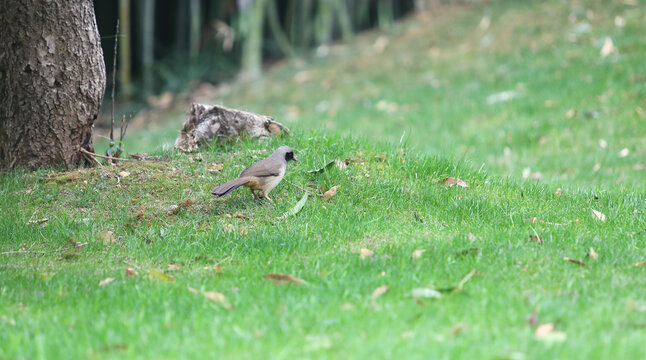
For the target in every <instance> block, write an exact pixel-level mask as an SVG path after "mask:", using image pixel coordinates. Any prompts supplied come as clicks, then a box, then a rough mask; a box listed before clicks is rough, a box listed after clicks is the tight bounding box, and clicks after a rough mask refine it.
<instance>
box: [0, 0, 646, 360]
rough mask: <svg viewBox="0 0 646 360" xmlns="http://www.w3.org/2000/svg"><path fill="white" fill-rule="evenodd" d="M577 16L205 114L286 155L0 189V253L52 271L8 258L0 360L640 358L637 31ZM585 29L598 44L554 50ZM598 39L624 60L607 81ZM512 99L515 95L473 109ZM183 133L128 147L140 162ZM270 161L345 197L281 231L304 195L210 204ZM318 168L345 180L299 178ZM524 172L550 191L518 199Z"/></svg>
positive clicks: (217, 155) (440, 39) (233, 98)
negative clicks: (215, 193) (248, 116)
mask: <svg viewBox="0 0 646 360" xmlns="http://www.w3.org/2000/svg"><path fill="white" fill-rule="evenodd" d="M583 4H584V5H582V8H583V14H586V11H585V10H586V9H591V10H592V14H593V16H590V18H586V19H582V18H580V17H579V18H578V20H577V21H576V22H574V23H570V22H569V20H568V15H569V14H570V13H575V14H578V13H580V12H581V11H580V10H577V9H572V8H570V6H569V5H566V4H565V3H563V2H559V1H550V2H531V3H522V4H518V3H513V5H512V3H510V2H498V3H494V4H493V5H491V6H488V7H477V6H476V7H448V8H444V9H443V11H444V12H442V13H439V14H437V15H430V17H416V18H414V19H410V20H409V21H407V22H404V23H402V24H399V25H397V26H396V27H394V28H393V29H392V30H391V31H390V32H389V33H387V34H368V35H367V36H366V37H363V38H361V39H358V40H357V43H356V44H353V45H352V46H351V47H349V46H346V47H343V49H342V50H341V52H340V54H339V55H336V56H332V57H330V58H327V59H318V60H314V63H313V64H312V65H311V67H308V68H300V67H298V66H296V65H286V66H284V67H280V68H277V69H276V70H274V71H272V72H271V73H269V74H268V75H267V78H266V79H265V82H264V83H262V84H260V85H255V87H254V86H251V85H249V86H244V85H234V86H232V87H230V88H229V90H226V91H225V90H224V89H222V90H221V92H220V94H219V95H218V97H217V98H216V99H215V100H213V102H223V103H225V104H226V105H227V106H236V107H243V108H246V109H249V110H253V111H257V112H262V113H267V114H272V115H275V116H276V118H277V120H279V121H282V122H284V123H286V124H287V125H288V126H290V128H291V129H292V130H293V132H294V135H293V136H291V137H289V138H279V139H272V140H269V141H267V142H256V141H251V140H240V141H238V142H236V143H233V144H228V145H218V146H213V147H211V148H209V149H205V150H204V151H202V152H201V153H200V154H177V153H172V152H156V153H155V154H157V155H155V157H154V158H153V159H151V160H146V161H140V162H127V163H123V164H122V165H119V166H115V167H101V168H91V169H80V170H77V171H73V172H60V171H55V170H41V171H38V172H34V173H26V172H19V171H16V172H13V173H9V174H3V175H2V176H0V195H1V196H0V234H1V238H2V240H1V242H0V252H6V251H15V250H18V249H23V250H28V251H41V252H43V253H22V254H6V255H5V254H2V255H0V359H5V358H6V359H38V358H47V359H54V358H65V359H68V358H119V359H122V358H205V357H210V358H213V357H218V358H268V357H269V358H347V357H352V358H369V357H376V358H393V357H402V358H429V357H433V358H492V359H493V358H502V359H518V358H540V359H553V358H586V359H587V358H591V359H603V358H608V357H615V358H641V357H643V354H644V351H643V343H644V341H645V340H646V320H645V318H644V313H645V312H646V280H645V279H646V276H644V275H645V272H646V266H644V262H643V261H645V260H646V253H645V251H644V249H645V245H646V218H645V217H644V213H645V212H646V203H645V202H646V200H645V199H644V196H643V194H644V190H645V188H644V185H643V184H644V183H643V170H634V169H633V166H634V165H635V164H639V163H643V158H640V156H642V155H640V154H641V153H640V151H642V148H643V146H644V144H643V138H644V131H645V128H644V126H642V125H641V124H642V123H643V119H642V118H641V117H640V115H639V114H638V110H636V109H637V107H643V104H641V103H640V102H641V101H643V100H642V99H643V90H644V87H643V86H644V85H643V81H641V82H640V81H638V80H637V81H633V80H631V76H632V75H639V74H642V73H643V72H644V65H643V61H640V60H639V59H640V55H641V54H643V39H641V37H640V36H638V35H637V34H640V31H641V30H640V29H642V28H643V27H646V25H645V24H644V23H643V20H642V19H643V16H644V15H645V14H644V13H643V10H642V8H641V7H639V6H630V5H623V4H619V3H616V4H615V3H613V4H610V5H607V4H606V5H604V6H602V3H601V2H594V1H590V2H584V3H583ZM483 14H487V15H488V16H489V17H490V19H491V26H490V27H489V28H488V29H487V31H483V30H479V29H478V24H479V23H480V20H481V18H482V16H483ZM617 15H620V16H622V17H623V18H625V19H626V23H627V24H626V26H625V27H624V28H616V27H614V25H613V22H614V17H615V16H617ZM583 21H586V22H588V23H589V24H590V25H591V29H592V30H591V31H590V32H589V33H586V34H583V35H581V36H580V37H578V38H577V40H576V41H575V42H569V40H567V37H566V36H565V35H566V34H567V32H568V31H571V29H572V28H574V27H576V26H577V24H579V23H581V22H583ZM487 33H489V34H492V36H494V42H493V43H491V45H489V46H488V47H485V48H483V47H482V45H480V44H481V39H482V38H483V37H484V36H485V35H486V34H487ZM379 36H385V39H387V41H388V45H387V46H386V48H385V49H384V50H383V52H381V53H379V52H376V50H375V48H374V45H373V44H374V43H375V39H376V38H377V37H379ZM604 36H612V38H613V41H614V43H615V45H616V46H617V47H618V48H619V53H618V54H616V55H611V56H610V57H608V58H604V59H602V58H600V56H599V48H598V46H597V43H596V41H597V40H598V39H599V38H602V37H604ZM412 44H417V45H418V46H412ZM333 50H334V51H338V50H336V48H335V49H333ZM642 58H643V57H642ZM564 59H569V60H568V61H566V60H564ZM566 63H567V66H565V67H564V64H566ZM402 69H404V70H405V71H403V70H402ZM359 70H360V71H359ZM559 71H560V72H561V74H562V77H559V76H556V75H557V72H559ZM588 76H589V77H588ZM589 78H592V81H588V80H587V79H589ZM633 78H634V79H637V78H638V77H633ZM285 79H290V80H287V81H285ZM292 79H293V80H292ZM521 83H522V84H521ZM504 90H516V91H519V94H521V95H520V97H518V98H515V99H513V100H510V101H506V102H501V103H497V104H492V105H488V104H487V103H486V99H487V97H488V96H490V95H491V94H495V93H498V92H500V91H504ZM604 94H605V96H604ZM600 95H602V96H600ZM548 100H549V101H551V102H547V101H548ZM546 102H547V103H546ZM570 109H575V110H576V114H577V115H575V116H572V117H571V118H568V117H567V116H566V114H567V112H568V111H569V110H570ZM585 114H588V115H585ZM174 119H175V120H174V121H177V120H179V119H178V116H177V115H175V116H174ZM176 129H177V127H173V128H169V129H164V130H160V131H159V132H157V131H152V132H147V133H143V135H142V132H139V133H134V132H133V133H132V134H129V136H132V138H130V140H128V138H127V139H126V142H127V144H126V145H127V146H128V141H131V144H132V145H131V148H129V151H131V152H138V151H150V150H149V149H150V147H148V146H152V145H155V144H160V143H163V142H167V141H172V139H174V137H175V131H176ZM404 130H406V134H407V135H406V136H404V137H403V139H402V141H400V138H402V133H403V132H404ZM411 130H414V131H411ZM352 134H360V135H361V136H351V135H352ZM144 137H145V138H146V139H147V140H145V141H148V142H144V140H142V141H139V140H138V139H144ZM601 137H602V138H603V139H604V140H606V141H607V143H608V145H607V146H606V147H605V148H601V147H599V145H598V143H599V138H601ZM164 139H166V140H164ZM541 139H543V140H541ZM377 140H378V141H377ZM144 144H149V145H144ZM282 144H286V145H290V146H291V147H293V148H294V149H296V157H297V158H298V159H299V162H298V163H290V164H289V166H288V172H287V175H286V180H287V181H289V182H291V183H294V184H297V185H299V186H301V187H305V188H307V189H309V190H310V191H312V192H322V191H323V190H327V189H329V188H330V187H332V186H335V185H340V188H339V190H338V192H337V195H336V196H334V197H333V198H332V199H331V200H329V201H325V200H322V199H320V198H319V197H317V196H313V197H310V199H309V200H308V202H307V203H306V204H305V206H304V208H303V209H302V210H301V211H300V212H299V213H297V214H296V215H294V216H291V217H288V218H287V219H279V217H280V216H281V214H284V213H286V212H287V211H289V210H290V209H291V208H292V207H293V206H294V204H296V203H297V202H298V200H299V199H301V196H302V195H303V192H302V191H301V190H299V189H298V188H296V187H293V186H292V185H290V184H289V183H287V182H286V181H285V182H283V183H281V185H279V186H278V187H277V188H276V189H275V190H274V192H272V198H274V200H276V202H277V204H276V206H271V205H268V204H263V203H258V202H256V201H254V200H252V199H251V196H250V194H249V193H248V191H245V190H237V191H236V192H234V193H233V194H232V195H230V196H228V197H225V198H221V199H215V200H214V199H213V198H212V195H210V190H211V189H212V188H213V187H214V186H215V185H217V184H219V183H221V182H224V181H226V180H228V179H230V178H232V177H235V176H237V174H238V173H239V172H240V171H241V170H242V169H243V168H244V167H245V166H247V165H249V164H251V163H252V162H253V161H255V160H257V159H260V158H262V157H264V156H266V155H268V153H269V152H270V151H271V150H272V149H275V148H276V147H278V146H279V145H282ZM133 146H140V148H138V149H137V150H133ZM505 147H507V148H509V150H508V151H505V150H504V149H505ZM624 147H626V148H629V154H628V156H626V157H619V156H618V155H617V153H618V152H619V151H620V150H621V149H623V148H624ZM465 154H466V158H467V159H466V160H464V159H463V158H464V157H465ZM505 154H506V155H505ZM333 159H339V160H345V159H348V161H347V162H348V166H347V167H345V168H339V167H336V166H335V167H332V168H330V169H328V170H327V171H325V172H322V173H317V174H312V173H309V172H308V171H310V170H313V169H318V168H320V167H321V166H323V165H324V164H326V163H328V162H329V161H330V160H333ZM597 162H599V163H602V167H601V170H598V171H596V172H593V171H592V170H591V169H592V168H593V167H594V165H595V164H596V163H597ZM212 164H215V165H212ZM481 164H484V165H483V166H481ZM219 165H221V168H222V170H214V171H209V169H219V168H220V166H219ZM525 167H530V168H531V172H535V171H540V172H541V173H542V176H543V178H542V180H540V181H533V180H531V181H530V180H527V181H521V175H520V173H521V172H522V169H524V168H525ZM124 171H125V172H127V173H129V174H128V175H127V176H124V173H122V172H124ZM120 173H122V174H121V175H119V174H120ZM505 174H510V175H511V176H510V177H504V176H501V175H505ZM446 177H458V178H460V179H463V180H464V181H466V182H467V183H468V184H469V185H470V188H460V187H447V186H445V185H444V184H443V180H444V179H445V178H446ZM618 180H621V181H618ZM558 187H561V188H562V194H561V195H560V196H559V195H556V194H555V192H556V190H557V188H558ZM592 210H596V211H600V212H601V213H603V214H604V215H605V216H606V217H607V220H606V221H600V220H598V219H597V218H595V217H594V215H593V212H592ZM236 215H238V216H236ZM45 218H46V219H48V221H46V222H45V223H44V224H28V223H29V222H30V221H31V220H37V219H45ZM108 231H109V232H111V233H108ZM110 234H112V235H110ZM70 239H72V240H73V241H74V242H75V243H87V245H85V246H83V247H80V248H78V249H74V248H73V246H72V245H71V242H70ZM106 239H107V240H108V241H106ZM111 239H114V240H116V241H115V242H111V241H110V240H111ZM591 248H593V249H594V253H596V254H598V258H597V259H595V258H594V256H590V249H591ZM362 249H368V250H370V251H372V252H374V254H372V255H371V256H367V257H365V258H361V255H360V254H361V252H362ZM422 249H423V250H425V252H423V253H422V255H421V256H420V257H419V258H417V259H414V258H413V254H414V253H415V251H416V250H422ZM58 250H61V251H58ZM364 253H365V251H364ZM594 253H593V254H594ZM565 257H567V258H570V259H574V260H577V261H581V262H582V263H583V264H585V266H581V265H580V264H578V263H575V262H570V261H566V260H564V258H565ZM128 268H133V269H135V270H136V271H137V272H138V275H135V276H128V275H127V273H126V272H127V269H128ZM472 271H475V272H472ZM272 273H273V274H276V273H277V274H288V275H291V276H294V277H297V278H300V279H303V280H304V281H305V282H306V284H301V285H298V284H292V283H287V284H282V285H277V284H275V283H273V282H271V281H269V280H267V279H266V278H265V275H266V274H272ZM467 274H473V276H472V277H471V278H468V277H466V276H467ZM108 278H112V279H113V281H112V282H109V283H107V284H105V285H103V286H101V285H100V282H101V281H105V279H108ZM464 279H466V280H467V281H466V282H465V283H464V284H463V286H462V288H461V289H455V288H456V287H458V284H459V283H460V282H461V281H463V280H464ZM383 285H387V286H388V287H389V288H388V291H387V292H385V293H384V294H382V295H381V296H376V295H375V296H373V294H374V292H375V291H376V289H379V288H380V287H381V286H383ZM419 288H425V289H436V290H441V292H440V294H441V296H440V297H439V298H435V299H434V298H421V299H415V298H413V296H412V292H413V290H414V289H419ZM381 289H385V288H383V287H382V288H381ZM452 289H453V291H451V290H452ZM456 290H457V291H456ZM426 291H427V292H428V291H429V290H426ZM212 292H218V293H220V294H222V295H223V296H224V297H225V298H226V302H222V301H217V300H218V299H220V300H221V299H222V298H221V297H220V298H218V296H219V295H218V294H217V293H212ZM209 296H210V297H211V298H209ZM213 300H216V301H213ZM546 324H552V325H553V326H554V330H553V331H546V332H547V334H546V335H545V336H538V335H537V331H538V332H539V333H540V332H541V331H544V329H546V328H547V327H545V326H542V325H546ZM539 327H540V330H539Z"/></svg>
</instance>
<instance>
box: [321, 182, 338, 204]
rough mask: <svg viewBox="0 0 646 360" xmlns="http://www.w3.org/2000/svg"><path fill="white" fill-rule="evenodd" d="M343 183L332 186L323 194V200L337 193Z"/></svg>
mask: <svg viewBox="0 0 646 360" xmlns="http://www.w3.org/2000/svg"><path fill="white" fill-rule="evenodd" d="M340 186H341V185H335V186H332V187H331V188H330V190H328V191H326V192H325V193H324V194H323V200H330V199H331V198H333V197H334V196H335V195H336V190H337V189H338V188H339V187H340Z"/></svg>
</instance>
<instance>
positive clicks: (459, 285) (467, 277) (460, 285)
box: [456, 270, 476, 290]
mask: <svg viewBox="0 0 646 360" xmlns="http://www.w3.org/2000/svg"><path fill="white" fill-rule="evenodd" d="M475 274H476V271H475V270H471V271H469V273H468V274H467V275H466V276H465V277H464V278H463V279H462V280H460V282H459V283H458V286H457V287H456V289H457V290H462V287H463V286H464V284H466V282H467V281H469V280H470V279H471V278H472V277H473V275H475Z"/></svg>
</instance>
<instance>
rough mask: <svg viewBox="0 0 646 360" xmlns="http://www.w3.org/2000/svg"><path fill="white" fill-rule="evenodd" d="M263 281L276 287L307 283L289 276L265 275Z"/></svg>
mask: <svg viewBox="0 0 646 360" xmlns="http://www.w3.org/2000/svg"><path fill="white" fill-rule="evenodd" d="M265 279H267V280H269V281H271V282H273V283H274V284H276V285H282V284H285V283H288V284H295V285H305V284H307V282H305V280H303V279H300V278H297V277H295V276H292V275H289V274H265Z"/></svg>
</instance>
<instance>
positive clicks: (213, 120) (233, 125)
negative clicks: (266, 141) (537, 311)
mask: <svg viewBox="0 0 646 360" xmlns="http://www.w3.org/2000/svg"><path fill="white" fill-rule="evenodd" d="M278 134H289V129H288V128H286V127H285V126H284V125H282V124H281V123H278V122H276V121H274V120H273V119H272V118H271V117H269V116H265V115H259V114H254V113H250V112H246V111H240V110H235V109H229V108H226V107H224V106H219V105H205V104H198V103H192V104H191V107H190V109H189V111H188V115H187V116H186V121H184V125H182V129H181V130H180V132H179V136H178V137H177V140H175V149H177V150H180V151H184V152H189V151H195V150H197V148H198V147H199V146H200V145H208V144H210V143H211V142H212V141H213V140H216V141H224V140H228V139H231V138H233V137H240V136H243V135H245V136H250V137H253V138H265V137H268V136H272V135H278Z"/></svg>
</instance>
